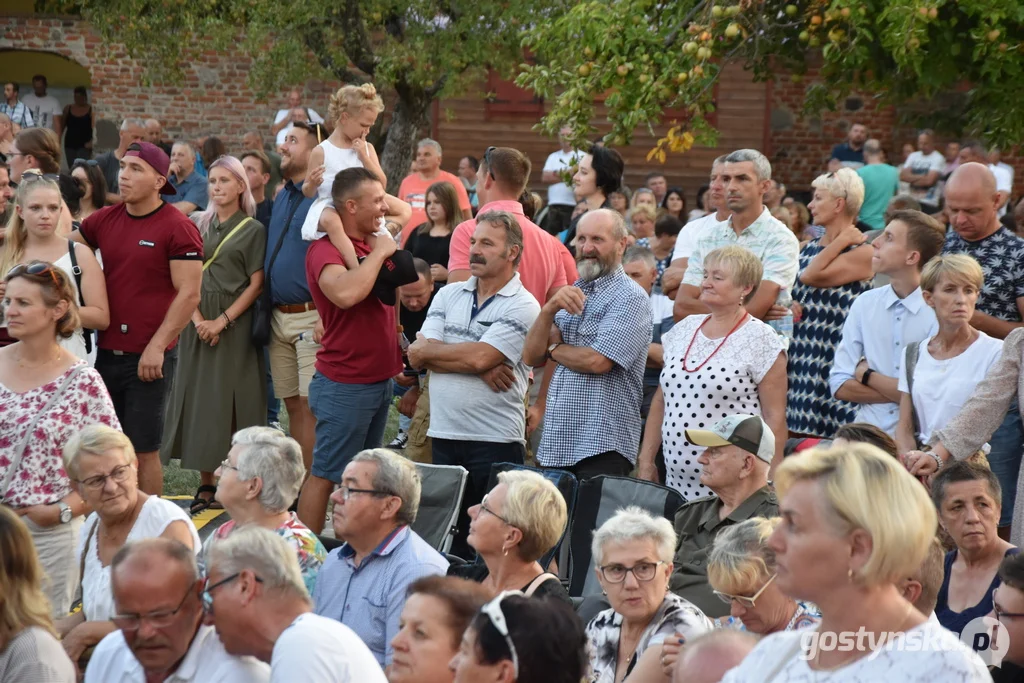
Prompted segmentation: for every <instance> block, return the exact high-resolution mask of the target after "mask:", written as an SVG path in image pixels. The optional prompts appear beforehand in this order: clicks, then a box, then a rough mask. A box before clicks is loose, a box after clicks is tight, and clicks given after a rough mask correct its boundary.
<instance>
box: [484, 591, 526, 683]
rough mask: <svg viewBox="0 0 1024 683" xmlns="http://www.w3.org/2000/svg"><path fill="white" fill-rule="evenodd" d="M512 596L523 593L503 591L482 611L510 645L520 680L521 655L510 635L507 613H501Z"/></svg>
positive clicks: (513, 662)
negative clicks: (505, 602)
mask: <svg viewBox="0 0 1024 683" xmlns="http://www.w3.org/2000/svg"><path fill="white" fill-rule="evenodd" d="M512 595H523V593H522V591H503V592H502V593H500V594H499V595H498V597H496V598H494V599H493V600H491V601H490V602H489V603H487V604H486V605H484V606H483V607H481V608H480V611H481V612H483V613H484V614H486V615H487V618H488V619H490V620H491V626H493V627H494V629H495V630H496V631H497V632H498V633H500V634H501V637H502V638H504V639H505V644H506V645H508V651H509V654H510V655H512V669H513V672H514V673H515V677H516V678H517V679H518V678H519V655H518V654H516V645H515V643H513V642H512V637H511V636H509V634H508V622H507V621H505V613H504V612H502V611H501V601H502V600H504V599H505V598H507V597H510V596H512Z"/></svg>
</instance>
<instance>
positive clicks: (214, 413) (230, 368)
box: [161, 156, 267, 512]
mask: <svg viewBox="0 0 1024 683" xmlns="http://www.w3.org/2000/svg"><path fill="white" fill-rule="evenodd" d="M209 197H210V202H209V205H208V207H207V209H206V210H205V211H202V212H198V213H195V214H193V215H192V220H193V221H195V223H196V225H197V226H198V227H199V232H200V233H201V234H202V235H203V289H202V296H201V298H200V300H199V307H198V308H197V309H196V311H195V312H194V313H193V314H192V324H191V325H189V326H187V327H186V328H185V330H184V331H183V332H182V333H181V345H180V347H179V348H180V351H179V352H178V368H177V373H176V375H175V378H174V385H173V390H172V394H171V401H170V403H169V405H168V410H167V424H166V428H165V430H164V434H165V439H164V446H163V449H162V451H161V457H162V459H163V461H164V464H166V463H167V461H168V460H170V459H171V458H180V459H181V466H182V468H184V469H193V470H199V474H200V484H201V485H200V487H199V490H198V491H197V492H196V496H195V500H193V501H192V511H193V512H198V511H201V510H205V509H206V508H208V507H211V506H214V505H216V503H215V500H214V496H215V494H216V492H217V488H216V486H214V476H213V473H214V471H215V470H216V469H217V467H218V466H220V463H221V460H223V458H224V456H225V455H226V454H227V452H228V451H229V450H230V449H231V435H232V434H233V433H235V432H236V431H238V430H240V429H244V428H245V427H251V426H253V425H262V424H265V423H266V417H267V396H266V392H267V386H266V381H265V377H266V369H265V367H264V360H263V350H262V349H259V348H257V347H256V346H254V345H253V343H252V336H251V330H252V320H251V317H252V314H251V308H252V305H253V303H254V302H255V301H256V298H257V297H258V296H259V294H260V290H262V289H263V258H264V255H265V253H266V244H267V235H266V228H265V226H263V225H262V224H260V223H259V222H258V221H257V220H256V219H254V218H253V214H254V213H256V202H255V201H254V200H253V197H252V192H251V191H250V190H249V181H248V179H247V178H246V174H245V169H244V168H243V167H242V162H240V161H239V160H238V159H236V158H235V157H232V156H222V157H220V158H218V159H217V160H216V161H214V162H213V164H212V165H211V166H210V170H209Z"/></svg>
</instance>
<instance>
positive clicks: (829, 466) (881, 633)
mask: <svg viewBox="0 0 1024 683" xmlns="http://www.w3.org/2000/svg"><path fill="white" fill-rule="evenodd" d="M775 488H776V491H777V492H778V495H779V512H780V513H781V517H782V523H781V524H779V525H778V527H776V529H775V531H774V532H773V533H772V535H771V537H770V538H769V540H768V547H769V548H771V550H772V551H774V552H775V558H776V571H777V576H776V578H775V582H776V583H777V584H778V586H779V589H780V590H782V591H783V592H785V593H786V594H788V595H790V596H792V597H793V598H795V599H797V600H808V601H810V602H813V603H814V604H815V605H817V606H818V607H819V608H820V609H821V615H822V619H821V623H820V624H819V625H818V627H817V628H815V629H805V630H803V631H782V632H779V633H774V634H772V635H770V636H767V637H765V638H764V639H763V640H762V641H761V642H760V643H759V644H758V646H757V647H756V648H754V650H753V652H751V653H750V654H749V655H748V656H747V657H746V659H744V660H743V663H742V664H740V666H738V667H737V668H735V669H733V670H732V671H730V672H729V673H728V674H726V676H725V678H724V679H723V681H724V683H740V682H741V681H755V680H757V681H775V682H776V683H779V682H781V681H795V680H810V679H813V680H816V681H819V682H821V681H837V682H838V681H853V680H858V681H956V682H957V683H962V682H964V681H971V682H973V681H978V682H981V681H990V680H991V676H990V675H989V673H988V669H987V668H986V667H985V664H984V662H982V660H981V659H980V658H979V657H978V656H977V655H976V654H975V653H974V652H972V651H971V650H970V649H969V648H968V647H967V646H966V645H964V644H963V643H961V642H960V641H959V640H958V639H957V637H956V636H955V635H953V634H951V633H949V632H948V631H946V630H945V629H944V628H942V627H941V626H939V625H938V624H935V623H933V622H930V621H928V620H927V619H926V618H925V616H924V615H922V614H921V613H920V612H918V611H917V610H916V609H915V608H914V605H913V604H912V603H910V602H907V600H905V599H904V598H903V596H902V594H901V592H900V590H899V588H898V587H897V583H899V582H900V581H901V580H903V579H905V578H906V577H908V576H913V575H914V574H915V572H916V571H917V570H918V568H919V567H920V566H921V562H922V561H923V560H924V558H925V556H926V555H927V554H928V550H929V546H930V544H931V543H932V539H933V538H934V536H935V528H936V522H937V518H936V513H935V506H934V505H933V504H932V502H931V500H930V499H929V497H928V492H927V491H926V490H925V488H924V487H923V486H921V484H920V483H918V482H917V480H915V479H914V477H912V476H910V474H909V473H908V472H907V471H906V470H905V469H904V468H903V467H902V466H901V465H900V464H899V463H898V462H896V461H895V460H894V459H893V458H892V457H891V456H888V455H886V454H885V453H882V452H881V451H880V450H878V449H877V448H874V447H873V446H867V445H864V444H853V445H850V446H848V447H833V448H830V449H827V450H826V449H820V448H816V449H812V450H810V451H806V452H803V453H800V454H798V455H794V456H791V457H789V458H786V460H785V461H783V463H782V464H781V465H780V466H779V468H778V469H777V470H776V472H775ZM840 636H842V637H843V641H840ZM841 642H845V643H847V645H846V646H843V645H842V644H841ZM851 643H852V645H851Z"/></svg>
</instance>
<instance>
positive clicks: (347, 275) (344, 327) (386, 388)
mask: <svg viewBox="0 0 1024 683" xmlns="http://www.w3.org/2000/svg"><path fill="white" fill-rule="evenodd" d="M333 194H334V204H335V208H336V209H337V211H338V213H339V214H340V215H341V222H342V225H343V227H344V228H345V233H346V234H347V235H348V236H349V239H351V240H352V244H353V246H354V247H355V249H356V254H358V255H359V256H360V257H365V258H363V259H362V262H361V263H360V264H359V267H358V268H355V269H354V270H349V269H348V268H346V267H345V264H344V261H343V260H342V258H341V254H340V253H338V250H337V249H336V248H335V247H334V246H333V245H332V244H331V243H330V240H329V239H328V238H323V239H321V240H318V241H316V242H313V244H311V245H310V247H309V251H308V252H307V253H306V279H307V280H308V282H309V291H310V293H311V294H312V296H313V301H314V303H316V310H317V311H318V312H319V313H320V319H321V320H322V321H323V325H324V334H323V338H322V339H321V340H320V344H321V348H320V351H318V352H317V356H316V374H314V375H313V379H312V381H311V382H310V384H309V407H310V409H311V410H312V411H313V415H314V417H316V446H315V447H314V448H313V467H312V469H311V470H310V476H309V479H307V480H306V483H305V484H304V485H303V487H302V493H301V495H300V496H299V518H300V519H301V520H302V522H303V523H304V524H306V526H308V527H309V528H310V529H312V530H313V531H315V532H316V533H320V531H321V530H322V529H323V525H324V516H325V514H326V511H327V501H328V499H329V498H330V495H331V492H332V491H333V490H334V486H335V484H338V483H340V482H341V474H342V471H343V470H344V469H345V465H347V464H348V462H349V460H351V459H352V457H353V456H354V455H356V454H357V453H359V452H360V451H362V450H365V449H367V448H377V447H379V446H380V445H381V441H382V440H383V438H384V427H385V425H386V424H387V419H388V409H389V407H390V406H391V397H392V387H391V378H392V377H394V376H395V375H397V374H399V373H400V372H402V367H403V364H402V351H401V348H400V347H399V345H398V327H397V323H396V320H395V307H394V306H393V305H388V304H385V303H383V302H381V300H380V299H379V298H378V297H377V296H376V295H375V294H374V293H373V292H374V285H375V283H376V282H377V278H378V275H379V274H380V272H381V268H382V266H383V265H384V264H385V261H386V260H387V259H388V257H390V256H391V255H392V254H394V253H395V250H396V248H397V245H396V244H395V241H394V240H393V239H391V238H389V237H387V236H379V235H375V234H374V233H375V232H376V231H377V229H378V227H377V226H378V221H379V219H380V218H381V217H383V216H384V215H385V214H386V213H387V208H388V207H387V203H386V202H385V199H384V197H385V194H384V186H383V185H381V183H380V181H379V180H377V178H376V176H374V175H373V174H372V173H371V172H370V171H367V170H366V169H364V168H349V169H346V170H344V171H341V172H340V173H338V175H337V176H336V177H335V180H334V193H333Z"/></svg>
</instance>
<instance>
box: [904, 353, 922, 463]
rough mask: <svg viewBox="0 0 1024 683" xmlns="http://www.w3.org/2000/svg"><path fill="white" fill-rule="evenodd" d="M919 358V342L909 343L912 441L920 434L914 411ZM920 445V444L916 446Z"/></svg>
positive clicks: (919, 424)
mask: <svg viewBox="0 0 1024 683" xmlns="http://www.w3.org/2000/svg"><path fill="white" fill-rule="evenodd" d="M920 356H921V342H910V343H909V344H907V362H906V366H907V367H906V368H905V370H906V371H907V393H908V394H910V418H911V422H912V423H913V426H914V441H917V435H918V434H920V433H921V421H920V420H918V419H917V410H915V409H914V370H915V369H916V368H917V359H918V358H919V357H920ZM918 445H920V444H918Z"/></svg>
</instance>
